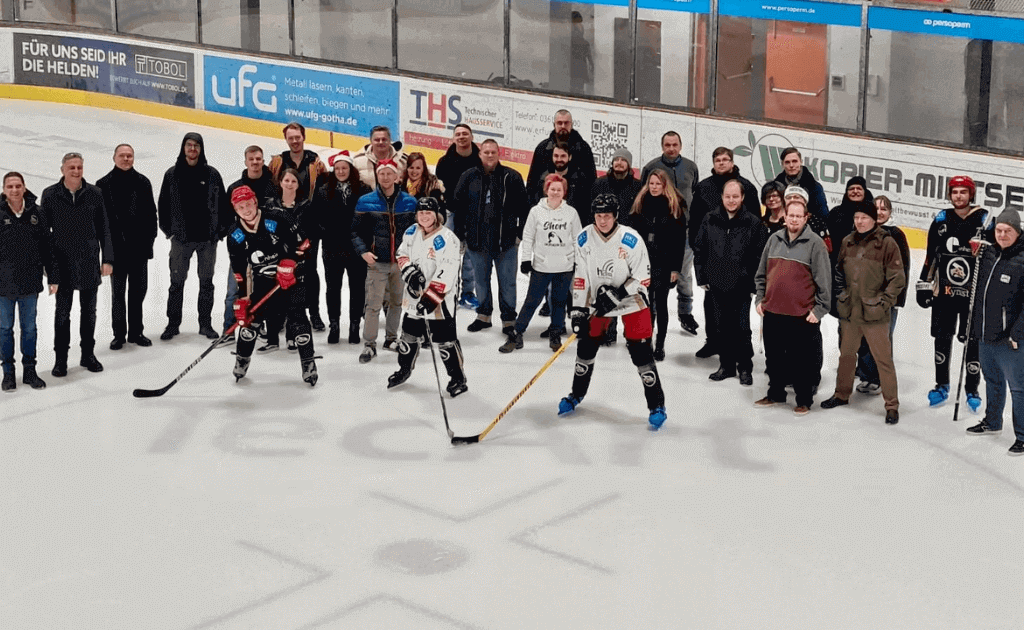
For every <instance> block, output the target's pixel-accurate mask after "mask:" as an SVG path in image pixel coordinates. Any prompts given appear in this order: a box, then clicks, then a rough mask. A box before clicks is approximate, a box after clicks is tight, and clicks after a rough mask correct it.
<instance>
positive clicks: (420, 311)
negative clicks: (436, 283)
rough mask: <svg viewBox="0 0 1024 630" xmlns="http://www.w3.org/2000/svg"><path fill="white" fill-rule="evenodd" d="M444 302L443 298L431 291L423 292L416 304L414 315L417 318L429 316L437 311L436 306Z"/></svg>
mask: <svg viewBox="0 0 1024 630" xmlns="http://www.w3.org/2000/svg"><path fill="white" fill-rule="evenodd" d="M443 301H444V296H443V295H440V294H438V293H435V292H434V290H433V289H427V290H426V291H424V292H423V297H421V298H420V301H419V302H417V303H416V314H417V315H419V316H421V317H422V316H424V315H429V314H431V313H433V312H434V311H435V310H437V307H438V305H440V304H441V302H443Z"/></svg>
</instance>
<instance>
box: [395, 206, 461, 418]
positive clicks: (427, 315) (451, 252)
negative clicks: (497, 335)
mask: <svg viewBox="0 0 1024 630" xmlns="http://www.w3.org/2000/svg"><path fill="white" fill-rule="evenodd" d="M444 223H445V213H444V211H443V210H441V206H440V204H439V203H438V202H437V199H435V198H434V197H423V198H422V199H420V200H419V203H418V204H417V207H416V224H415V225H412V226H410V227H409V228H408V229H407V230H406V231H405V233H404V234H403V235H402V244H401V245H399V246H398V249H397V250H396V251H395V256H396V257H397V259H398V265H399V268H401V270H402V280H403V281H404V282H405V291H404V292H403V294H402V312H403V313H405V317H404V319H403V320H402V336H401V337H400V338H399V340H398V371H397V372H395V373H394V374H392V375H391V376H389V377H388V388H389V389H390V388H392V387H395V386H396V385H401V384H402V383H404V382H406V381H407V380H409V376H410V375H412V369H413V367H415V365H416V357H417V355H418V354H419V352H420V344H422V343H423V341H424V340H425V338H426V333H427V330H426V327H427V326H429V327H430V338H431V340H432V341H433V342H434V343H436V344H437V349H438V350H439V351H440V353H441V361H442V362H443V363H444V368H445V370H446V371H447V372H448V376H449V377H450V378H451V380H450V381H449V382H448V388H447V389H448V394H449V395H450V396H451V397H452V398H455V397H456V396H458V395H459V394H461V393H463V392H465V391H467V390H468V389H469V387H468V385H467V384H466V374H465V372H463V370H462V347H461V346H460V345H459V340H458V339H457V338H456V331H455V318H454V315H455V308H456V304H455V301H456V299H457V298H458V292H457V289H458V287H457V286H456V285H457V284H458V279H459V271H460V270H461V269H462V255H461V253H460V249H461V246H462V243H461V242H460V241H459V239H458V238H457V237H456V236H455V233H454V232H452V231H451V230H449V229H448V228H446V227H444Z"/></svg>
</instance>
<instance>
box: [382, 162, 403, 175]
mask: <svg viewBox="0 0 1024 630" xmlns="http://www.w3.org/2000/svg"><path fill="white" fill-rule="evenodd" d="M382 168H390V169H391V170H393V171H394V172H395V174H396V175H397V174H399V173H401V172H402V169H400V168H399V167H398V165H397V164H395V161H394V160H391V159H388V160H381V161H380V163H379V164H377V168H376V171H377V172H378V173H379V172H380V170H381V169H382Z"/></svg>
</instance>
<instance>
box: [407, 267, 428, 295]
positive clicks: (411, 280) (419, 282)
mask: <svg viewBox="0 0 1024 630" xmlns="http://www.w3.org/2000/svg"><path fill="white" fill-rule="evenodd" d="M402 282H405V291H406V293H408V294H409V296H410V297H412V299H414V300H418V299H419V298H420V296H421V295H423V289H425V288H427V277H426V276H424V275H423V272H422V271H420V268H419V266H418V265H416V264H415V263H414V264H410V265H406V266H405V269H403V270H402Z"/></svg>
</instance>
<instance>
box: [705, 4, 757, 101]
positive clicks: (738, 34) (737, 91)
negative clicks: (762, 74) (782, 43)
mask: <svg viewBox="0 0 1024 630" xmlns="http://www.w3.org/2000/svg"><path fill="white" fill-rule="evenodd" d="M755 71H756V70H755V68H754V33H753V28H752V26H751V21H750V20H749V19H747V18H737V17H729V16H724V15H723V16H722V17H721V18H720V19H719V21H718V77H717V86H716V89H715V111H717V112H718V113H720V114H727V115H730V116H741V117H744V118H760V117H761V113H762V112H761V107H760V105H761V103H760V100H761V99H760V98H757V97H756V96H754V94H753V92H754V90H753V84H754V81H753V78H754V77H753V75H754V72H755Z"/></svg>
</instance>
